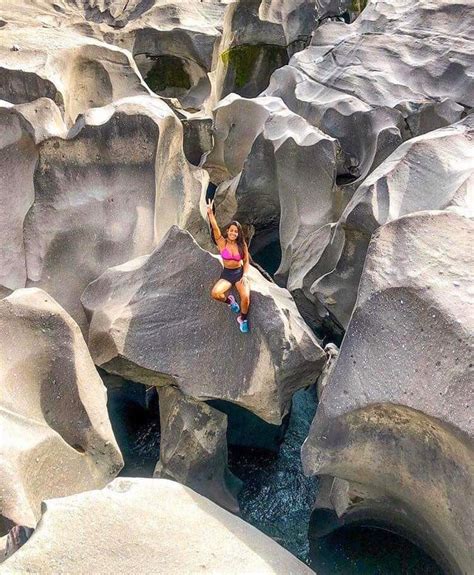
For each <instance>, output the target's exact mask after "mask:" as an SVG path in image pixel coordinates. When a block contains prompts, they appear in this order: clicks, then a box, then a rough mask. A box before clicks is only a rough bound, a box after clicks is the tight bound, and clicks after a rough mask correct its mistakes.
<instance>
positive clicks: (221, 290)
mask: <svg viewBox="0 0 474 575" xmlns="http://www.w3.org/2000/svg"><path fill="white" fill-rule="evenodd" d="M231 287H232V284H231V283H230V282H228V281H227V280H223V279H220V280H217V282H216V284H215V285H214V287H213V288H212V291H211V296H212V297H213V298H214V299H215V300H216V301H221V302H222V303H228V302H227V301H226V300H227V292H228V291H229V290H230V288H231Z"/></svg>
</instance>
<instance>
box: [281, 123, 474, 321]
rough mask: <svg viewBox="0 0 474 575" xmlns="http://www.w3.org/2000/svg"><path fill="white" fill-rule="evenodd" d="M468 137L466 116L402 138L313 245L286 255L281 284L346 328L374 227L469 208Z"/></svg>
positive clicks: (472, 156) (473, 148)
mask: <svg viewBox="0 0 474 575" xmlns="http://www.w3.org/2000/svg"><path fill="white" fill-rule="evenodd" d="M473 135H474V116H473V115H470V116H467V117H466V118H465V119H464V120H462V121H460V122H458V123H456V124H453V125H452V126H448V127H446V128H440V129H438V130H433V131H432V132H429V133H428V134H425V135H423V136H419V137H417V138H413V139H411V140H410V141H408V142H405V143H404V144H402V145H401V146H400V147H399V148H398V149H397V150H396V151H395V152H394V153H393V154H392V155H391V156H389V157H388V158H387V159H386V160H385V161H384V162H383V163H382V164H381V165H380V166H379V167H378V168H377V169H376V170H374V172H373V173H372V174H370V176H369V177H368V178H367V179H366V180H365V181H364V182H363V183H362V184H361V186H360V187H359V188H358V190H357V192H356V193H355V195H354V196H353V198H352V200H351V201H350V202H349V204H348V205H347V207H346V208H345V210H344V212H343V213H342V215H341V217H340V219H339V222H338V223H337V224H332V225H330V226H326V227H325V228H323V229H321V230H319V231H317V232H316V234H315V236H314V237H315V238H318V241H317V242H316V245H317V246H318V247H317V249H313V250H310V249H305V250H304V251H303V250H301V252H300V253H298V252H296V253H294V254H293V268H292V269H293V276H292V277H290V278H289V280H288V285H287V287H288V289H289V290H290V291H292V292H293V291H294V290H296V289H302V291H303V293H304V294H305V296H306V297H307V298H308V299H309V300H310V301H313V302H316V303H317V304H323V305H324V306H325V307H326V309H327V310H328V311H329V313H330V314H331V317H332V318H334V319H335V320H336V321H337V322H338V323H340V324H341V325H343V326H344V327H347V324H348V322H349V319H350V316H351V313H352V310H353V307H354V304H355V300H356V297H357V287H358V285H359V280H360V276H361V273H362V268H363V265H364V260H365V256H366V253H367V246H368V244H369V241H370V237H371V235H372V233H373V232H374V231H375V230H376V229H377V228H378V227H379V226H381V225H383V224H385V223H386V222H389V221H392V220H394V219H396V218H399V217H401V216H404V215H406V214H410V213H413V212H417V211H420V210H427V209H434V210H439V209H447V208H449V207H452V208H453V209H454V208H455V207H457V208H459V209H462V210H464V211H467V212H470V213H471V215H472V214H474V212H473V205H474V143H473ZM304 248H307V246H304Z"/></svg>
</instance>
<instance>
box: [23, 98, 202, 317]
mask: <svg viewBox="0 0 474 575" xmlns="http://www.w3.org/2000/svg"><path fill="white" fill-rule="evenodd" d="M34 178H35V179H34V184H35V186H34V187H35V201H34V203H33V206H32V207H31V209H30V211H29V213H28V215H27V218H26V221H25V223H24V234H25V240H24V241H25V251H26V268H27V275H28V285H30V286H32V285H34V286H38V287H41V288H43V289H45V290H47V291H48V293H50V294H51V295H52V296H53V297H55V298H56V299H57V300H58V301H59V303H61V305H63V306H64V307H65V308H66V309H67V311H69V313H71V314H72V315H73V317H74V318H75V319H76V320H77V321H78V322H80V324H81V326H82V327H84V326H85V325H86V320H85V317H84V314H83V310H82V306H81V304H80V296H81V293H82V292H83V290H84V289H85V287H86V286H87V285H88V284H89V283H90V282H91V281H93V280H94V279H95V278H97V276H99V275H100V274H101V273H102V272H103V271H105V270H106V269H107V268H108V267H110V266H111V265H116V264H119V263H123V262H124V261H127V260H128V259H131V258H134V257H136V256H140V255H143V254H146V253H149V252H150V251H151V250H152V249H153V246H154V245H156V243H157V242H158V241H159V239H160V238H161V237H162V236H163V234H164V233H166V231H167V230H168V229H169V227H170V225H172V224H179V225H181V226H183V227H185V228H189V229H190V230H191V231H192V232H193V233H194V234H195V235H196V236H197V237H199V233H200V229H201V221H202V218H201V215H200V212H199V207H198V206H199V200H200V195H201V190H202V186H203V185H204V181H205V178H204V175H203V174H202V172H201V171H200V170H198V169H195V168H193V167H192V166H190V165H189V164H188V162H187V160H186V158H185V156H184V153H183V149H182V127H181V125H180V122H179V121H178V119H177V118H176V116H174V114H173V113H172V112H171V110H170V109H169V107H168V106H167V105H166V104H165V103H164V102H162V101H161V100H159V99H158V98H154V97H151V96H144V97H137V98H127V99H124V100H118V101H117V102H115V103H114V104H111V105H110V106H106V107H105V108H96V109H93V110H90V111H88V112H87V113H86V114H85V115H84V116H83V117H81V119H79V120H78V122H77V123H76V125H75V127H74V129H73V130H71V131H70V132H69V134H68V138H67V139H58V138H50V139H48V140H47V141H44V142H43V143H42V144H41V146H40V148H39V159H38V164H37V166H36V170H35V176H34ZM202 224H203V225H202V231H203V233H205V235H206V237H207V231H206V230H205V229H204V222H202ZM65 288H66V289H65Z"/></svg>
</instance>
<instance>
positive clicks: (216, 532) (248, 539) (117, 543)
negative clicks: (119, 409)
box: [0, 479, 313, 575]
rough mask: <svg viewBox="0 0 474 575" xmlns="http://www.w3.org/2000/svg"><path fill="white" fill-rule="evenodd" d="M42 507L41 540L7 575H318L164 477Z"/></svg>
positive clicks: (1, 569)
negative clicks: (28, 573) (202, 574)
mask: <svg viewBox="0 0 474 575" xmlns="http://www.w3.org/2000/svg"><path fill="white" fill-rule="evenodd" d="M43 509H44V511H43V516H42V519H41V523H40V525H39V527H38V529H37V530H36V532H35V534H34V537H33V538H32V539H31V540H30V541H29V542H28V544H27V545H25V546H23V547H22V548H21V549H20V550H19V551H17V552H16V553H15V554H14V555H13V556H12V557H10V558H9V559H7V561H6V562H5V563H3V564H2V565H1V566H0V573H2V575H7V574H10V573H19V572H25V571H27V570H30V571H32V572H34V573H38V574H42V573H44V574H46V573H51V572H52V571H53V572H54V573H58V574H59V573H68V574H71V575H73V574H77V575H79V574H82V573H97V574H98V575H105V574H106V573H116V572H122V573H132V572H133V573H137V574H140V575H145V574H146V573H150V571H152V572H154V573H170V574H176V575H178V574H182V573H200V572H203V571H204V572H206V573H211V574H214V575H221V574H222V573H226V574H229V575H234V574H235V575H238V574H239V575H240V574H241V573H242V572H245V573H249V574H255V575H257V574H258V575H267V574H268V575H270V574H271V575H277V574H281V575H310V573H313V571H311V570H310V569H309V568H308V567H307V566H306V565H305V564H304V563H302V562H300V561H299V560H298V559H296V558H295V557H293V556H292V555H291V554H290V553H288V551H286V550H285V549H283V548H282V547H280V546H279V545H278V544H277V543H275V542H274V541H272V540H271V539H270V538H269V537H267V536H266V535H263V533H260V532H259V531H258V530H257V529H255V528H254V527H252V526H250V525H248V524H247V523H245V522H244V521H242V520H241V519H239V518H238V517H235V516H233V515H231V514H230V513H229V512H227V511H225V510H223V509H221V508H219V507H218V506H217V505H215V504H214V503H212V502H211V501H208V500H207V499H205V498H204V497H202V496H201V495H198V494H197V493H195V492H194V491H191V490H190V489H188V488H187V487H184V486H182V485H179V484H178V483H175V482H173V481H167V480H165V479H116V480H115V481H114V482H113V483H111V484H110V485H108V486H107V487H106V488H105V489H103V490H102V491H89V492H88V493H82V494H81V495H76V496H73V497H67V498H63V499H53V500H51V501H47V502H46V503H45V504H44V507H43ZM72 511H73V512H72ZM91 517H94V518H95V520H94V521H91ZM164 534H166V536H164ZM85 550H87V552H85Z"/></svg>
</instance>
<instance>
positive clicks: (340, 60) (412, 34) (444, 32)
mask: <svg viewBox="0 0 474 575" xmlns="http://www.w3.org/2000/svg"><path fill="white" fill-rule="evenodd" d="M472 18H473V15H472V10H471V8H470V4H469V3H468V2H464V3H463V2H460V3H456V4H453V3H452V2H451V1H449V0H442V1H441V2H437V3H436V5H434V4H433V3H432V2H431V1H429V0H422V1H421V2H416V3H414V2H398V1H388V2H374V1H373V2H369V4H368V6H367V8H366V9H365V10H364V11H363V12H362V14H361V15H360V17H359V18H358V19H357V20H356V21H355V22H354V23H353V24H351V25H346V24H343V23H330V24H327V25H323V26H321V27H320V28H318V29H317V30H316V32H315V34H314V35H313V38H312V41H311V46H309V47H308V48H306V49H305V50H303V51H301V52H298V53H297V54H295V56H294V57H293V58H292V60H291V61H290V64H289V66H286V67H283V68H281V69H279V70H277V71H276V72H275V73H274V75H273V76H272V79H271V82H270V86H269V87H268V89H267V90H266V91H265V94H266V95H268V96H280V97H281V98H283V100H284V101H285V103H286V104H287V105H288V107H289V108H290V109H291V110H293V111H294V112H296V113H298V114H300V115H302V116H303V117H304V118H306V119H307V120H308V121H309V122H310V123H312V124H313V125H315V126H317V127H319V128H320V129H321V130H323V131H324V132H326V133H327V134H329V135H331V136H333V137H336V138H338V139H339V142H340V144H341V146H342V149H343V151H344V153H345V155H346V158H345V162H344V164H343V165H342V166H341V169H340V173H341V175H347V176H352V177H357V178H358V177H364V176H366V175H367V174H368V173H369V171H371V170H373V169H374V168H375V167H376V166H377V165H378V164H379V163H380V162H381V161H382V160H383V159H385V158H386V157H387V156H388V155H389V154H390V153H391V152H393V150H394V149H395V148H396V147H397V146H398V145H399V144H400V143H401V141H402V140H404V139H407V138H409V137H412V136H416V135H419V134H421V133H424V132H426V131H429V130H433V129H436V128H439V127H441V126H443V125H447V124H451V123H453V122H455V121H457V120H458V119H460V117H461V113H462V112H463V110H464V109H465V108H470V107H472V105H473V94H474V90H473V78H474V72H473V64H472V62H473V61H474V60H473V47H472V42H471V41H470V40H469V33H470V31H471V30H472V27H473V22H472Z"/></svg>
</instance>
